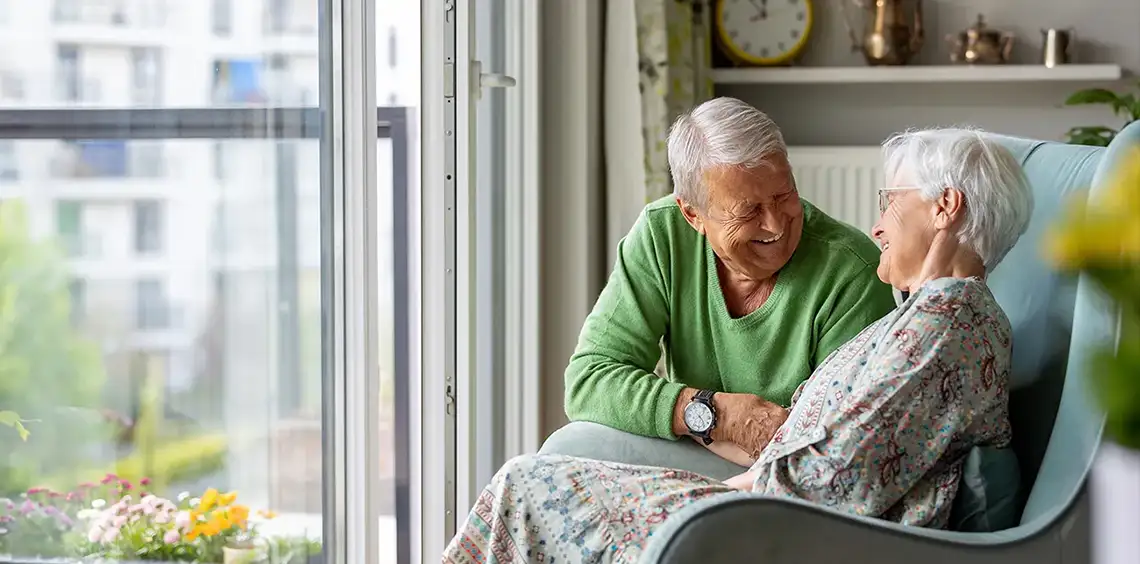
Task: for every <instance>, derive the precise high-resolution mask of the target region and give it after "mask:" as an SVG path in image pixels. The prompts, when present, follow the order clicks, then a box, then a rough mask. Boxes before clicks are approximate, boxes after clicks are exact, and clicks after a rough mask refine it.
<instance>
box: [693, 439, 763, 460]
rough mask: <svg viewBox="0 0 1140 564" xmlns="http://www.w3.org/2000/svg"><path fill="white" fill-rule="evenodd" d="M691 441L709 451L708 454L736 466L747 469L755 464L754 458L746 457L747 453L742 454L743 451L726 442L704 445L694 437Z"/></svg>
mask: <svg viewBox="0 0 1140 564" xmlns="http://www.w3.org/2000/svg"><path fill="white" fill-rule="evenodd" d="M693 440H694V441H696V442H697V444H699V445H701V446H703V447H705V448H707V449H709V452H711V453H713V454H715V455H717V456H719V457H721V458H723V459H725V460H727V461H729V462H731V463H733V464H736V465H737V466H743V467H745V468H748V467H749V466H752V463H753V462H756V459H755V458H753V457H750V456H748V453H747V452H744V449H742V448H740V447H738V446H736V445H735V444H734V443H730V442H728V441H713V442H712V443H709V444H707V445H706V444H705V443H704V441H701V440H698V439H697V438H696V437H693Z"/></svg>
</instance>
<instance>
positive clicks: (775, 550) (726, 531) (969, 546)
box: [642, 493, 1088, 564]
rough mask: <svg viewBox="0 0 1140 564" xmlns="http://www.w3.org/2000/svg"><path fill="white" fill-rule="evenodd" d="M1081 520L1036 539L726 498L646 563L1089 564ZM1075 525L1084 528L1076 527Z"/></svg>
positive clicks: (1017, 532)
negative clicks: (922, 525)
mask: <svg viewBox="0 0 1140 564" xmlns="http://www.w3.org/2000/svg"><path fill="white" fill-rule="evenodd" d="M1082 516H1083V518H1077V519H1075V520H1074V519H1064V518H1062V519H1057V520H1056V521H1055V522H1054V523H1053V525H1052V526H1049V527H1046V528H1045V529H1044V530H1037V531H1036V532H1032V533H1030V531H1028V530H1027V528H1026V527H1018V528H1015V529H1010V530H1008V531H1002V532H998V533H956V532H950V531H942V530H935V529H924V528H919V527H905V526H902V525H898V524H896V523H891V522H887V521H882V520H879V519H870V518H865V517H853V516H850V515H846V514H842V513H838V512H836V511H833V510H830V509H827V508H824V507H819V506H815V505H812V504H808V503H805V502H800V501H795V500H782V499H772V498H765V497H761V496H757V495H754V494H748V493H740V494H725V495H723V496H717V497H714V498H709V499H704V500H701V501H699V502H696V503H694V504H693V505H691V506H689V507H686V508H685V509H684V510H682V511H680V512H677V513H675V514H674V515H672V516H670V517H669V519H668V521H666V523H665V524H664V525H663V526H662V528H661V529H659V530H658V531H656V532H655V533H654V535H653V537H652V538H651V539H650V543H649V546H647V547H646V552H645V554H644V556H643V558H642V561H643V562H659V563H663V564H685V563H690V562H701V563H702V564H720V563H725V564H727V563H737V562H758V563H763V564H769V563H781V564H782V563H785V562H804V563H815V562H856V561H863V560H862V559H863V558H866V559H867V561H874V562H877V563H882V564H914V563H916V562H920V563H922V564H942V563H944V562H945V563H947V564H949V563H954V564H961V563H962V562H965V561H967V560H968V561H969V562H971V564H976V563H982V564H991V563H992V564H999V563H1003V564H1009V563H1011V562H1025V563H1031V562H1032V563H1044V564H1060V563H1062V562H1066V563H1068V562H1087V561H1088V535H1087V522H1088V519H1087V511H1086V512H1084V513H1082ZM1074 522H1076V523H1078V525H1080V526H1077V527H1074V525H1073V523H1074ZM1078 529H1079V531H1076V532H1074V531H1075V530H1078ZM1074 537H1076V538H1074ZM1063 538H1064V539H1066V540H1065V541H1064V542H1062V539H1063ZM1063 544H1068V545H1070V546H1062V545H1063ZM1066 554H1067V555H1069V556H1070V557H1069V558H1066V556H1065V555H1066ZM1073 555H1077V556H1078V557H1077V558H1072V556H1073Z"/></svg>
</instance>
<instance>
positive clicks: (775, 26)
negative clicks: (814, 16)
mask: <svg viewBox="0 0 1140 564" xmlns="http://www.w3.org/2000/svg"><path fill="white" fill-rule="evenodd" d="M808 1H809V0H723V3H722V5H721V9H720V12H719V15H720V21H719V22H718V24H719V25H720V26H721V33H722V35H723V37H724V39H725V41H728V42H729V43H730V44H731V47H734V48H735V50H738V51H741V52H743V53H744V54H745V55H747V56H748V58H750V59H754V60H756V61H772V60H775V59H779V58H780V57H781V56H782V55H786V54H788V53H790V52H791V51H792V50H793V49H795V48H796V46H797V45H798V44H799V43H800V42H801V41H803V38H804V37H805V36H806V35H807V33H808V31H809V30H808V27H809V26H810V25H811V17H810V16H811V14H810V11H811V6H809V4H808Z"/></svg>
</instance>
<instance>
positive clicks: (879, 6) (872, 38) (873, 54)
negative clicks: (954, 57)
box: [842, 0, 924, 66]
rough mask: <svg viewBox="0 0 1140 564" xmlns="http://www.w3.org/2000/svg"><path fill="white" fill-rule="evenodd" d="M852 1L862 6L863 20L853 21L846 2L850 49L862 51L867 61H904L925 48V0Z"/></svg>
mask: <svg viewBox="0 0 1140 564" xmlns="http://www.w3.org/2000/svg"><path fill="white" fill-rule="evenodd" d="M851 2H852V3H853V4H854V5H855V6H856V7H858V8H861V9H862V15H863V21H862V24H861V25H857V23H853V22H852V19H854V18H852V16H851V13H850V12H851V8H850V6H848V5H847V3H846V2H844V3H843V4H842V6H843V23H844V24H845V25H846V26H847V33H848V34H849V35H850V36H851V50H852V51H862V52H863V58H864V59H866V60H867V64H868V65H872V66H877V65H905V64H907V63H908V62H909V61H910V60H911V59H912V58H914V56H915V55H916V54H918V52H919V51H920V50H921V49H922V44H923V39H924V32H923V27H922V0H851ZM857 29H859V30H862V31H861V32H859V31H856V30H857Z"/></svg>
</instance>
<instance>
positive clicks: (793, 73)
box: [713, 65, 1123, 84]
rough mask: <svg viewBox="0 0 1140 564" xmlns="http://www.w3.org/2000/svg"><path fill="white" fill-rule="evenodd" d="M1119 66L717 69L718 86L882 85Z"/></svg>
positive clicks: (1076, 77)
mask: <svg viewBox="0 0 1140 564" xmlns="http://www.w3.org/2000/svg"><path fill="white" fill-rule="evenodd" d="M1122 74H1123V73H1122V72H1121V69H1120V65H1062V66H1057V67H1054V68H1046V67H1045V66H1043V65H979V66H969V65H914V66H902V67H865V66H860V67H781V68H746V69H715V70H713V81H714V82H715V83H716V84H879V83H947V82H995V83H996V82H1097V81H1111V80H1119V79H1120V77H1121V76H1122Z"/></svg>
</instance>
